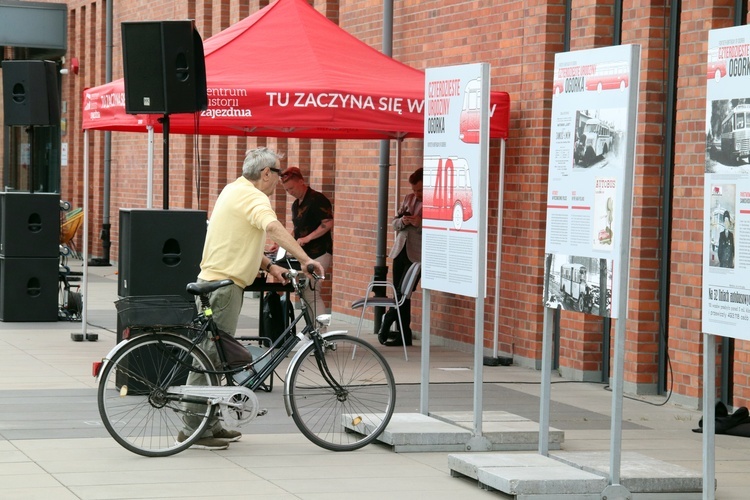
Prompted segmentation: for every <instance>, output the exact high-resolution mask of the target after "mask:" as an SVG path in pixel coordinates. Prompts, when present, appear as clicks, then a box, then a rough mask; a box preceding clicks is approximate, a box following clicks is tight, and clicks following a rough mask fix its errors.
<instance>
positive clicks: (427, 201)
mask: <svg viewBox="0 0 750 500" xmlns="http://www.w3.org/2000/svg"><path fill="white" fill-rule="evenodd" d="M472 196H473V194H472V189H471V178H470V175H469V164H468V163H467V161H466V160H465V159H463V158H457V157H455V156H451V157H448V158H441V157H440V156H426V157H425V158H424V178H423V191H422V216H423V218H425V219H433V220H446V221H453V227H454V228H455V229H457V230H458V229H461V226H462V225H463V223H464V222H466V221H467V220H469V219H471V217H472V215H473V210H472V205H471V204H472Z"/></svg>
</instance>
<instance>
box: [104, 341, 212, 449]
mask: <svg viewBox="0 0 750 500" xmlns="http://www.w3.org/2000/svg"><path fill="white" fill-rule="evenodd" d="M190 367H196V368H199V369H203V370H212V369H213V365H212V363H211V361H209V359H208V358H207V357H206V355H205V354H204V353H203V351H200V350H198V349H197V348H196V347H194V346H193V345H192V344H191V342H189V341H188V340H187V339H184V338H182V337H179V336H178V335H176V334H147V335H142V336H140V337H137V338H135V339H134V340H132V341H130V343H129V344H128V345H126V346H125V347H123V348H122V349H121V350H120V351H118V352H117V353H116V354H115V355H114V356H113V358H112V359H111V360H110V361H109V362H108V363H107V365H106V366H105V367H104V372H103V373H102V376H101V379H100V381H99V389H98V391H97V400H98V404H99V415H100V416H101V418H102V422H103V423H104V426H105V427H106V428H107V431H109V433H110V434H111V435H112V437H113V438H114V439H115V440H116V441H117V442H118V443H120V444H121V445H122V446H123V447H125V448H126V449H127V450H129V451H132V452H133V453H137V454H139V455H144V456H147V457H163V456H169V455H174V454H175V453H179V452H180V451H182V450H184V449H186V448H187V447H189V446H190V445H191V444H192V443H193V442H194V441H196V440H197V439H199V438H200V436H201V435H202V433H203V431H204V430H205V428H206V426H207V425H208V422H209V418H210V417H211V416H212V415H213V412H214V411H215V407H214V406H212V405H203V404H194V403H191V404H190V410H188V409H187V407H186V405H185V403H184V402H181V401H180V398H179V396H177V395H171V394H169V393H168V392H167V387H169V386H179V385H185V382H186V380H187V376H188V374H189V373H190V372H191V371H192V370H191V369H190ZM193 373H194V375H193V377H198V378H199V379H200V380H199V381H198V382H194V384H195V385H218V378H217V377H216V376H215V375H212V374H208V373H195V372H193ZM186 418H190V419H191V421H194V422H193V425H195V429H194V430H193V431H192V432H187V433H185V432H184V428H185V421H184V419H186ZM196 422H197V424H196ZM181 431H183V432H182V433H183V435H182V436H180V437H181V438H183V440H182V441H178V435H179V434H180V432H181ZM186 434H189V435H186Z"/></svg>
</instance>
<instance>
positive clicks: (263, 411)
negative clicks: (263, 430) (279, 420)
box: [256, 408, 268, 417]
mask: <svg viewBox="0 0 750 500" xmlns="http://www.w3.org/2000/svg"><path fill="white" fill-rule="evenodd" d="M266 413H268V408H261V409H260V410H258V414H257V415H256V417H262V416H263V415H265V414H266Z"/></svg>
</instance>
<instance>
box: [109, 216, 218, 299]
mask: <svg viewBox="0 0 750 500" xmlns="http://www.w3.org/2000/svg"><path fill="white" fill-rule="evenodd" d="M207 219H208V214H207V212H205V211H204V210H148V209H129V210H120V256H119V261H118V280H117V294H118V295H119V296H120V297H132V296H135V295H181V296H183V297H185V298H186V299H190V300H192V299H194V297H192V296H191V295H190V294H188V293H187V292H186V291H185V286H186V285H187V284H188V283H190V282H193V281H195V280H196V279H197V278H198V273H199V272H200V263H201V256H202V255H203V243H204V241H205V240H206V221H207Z"/></svg>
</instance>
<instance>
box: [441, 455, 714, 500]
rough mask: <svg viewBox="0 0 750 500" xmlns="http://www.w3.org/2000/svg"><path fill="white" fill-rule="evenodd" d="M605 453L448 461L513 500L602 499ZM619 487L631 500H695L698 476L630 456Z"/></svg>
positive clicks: (459, 471) (456, 469) (467, 457)
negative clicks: (511, 496)
mask: <svg viewBox="0 0 750 500" xmlns="http://www.w3.org/2000/svg"><path fill="white" fill-rule="evenodd" d="M609 460H610V457H609V452H564V451H561V452H556V453H554V454H550V456H549V457H545V456H543V455H539V454H538V453H537V454H526V453H523V454H510V453H505V454H502V453H462V454H452V455H449V456H448V467H449V468H450V470H451V474H452V475H454V476H458V475H460V476H466V477H470V478H472V479H476V480H477V481H478V482H479V485H480V486H481V487H482V488H485V489H492V490H498V491H501V492H503V493H505V494H508V495H513V496H514V497H515V498H516V499H518V500H557V499H569V500H573V499H576V500H601V495H602V492H604V491H605V489H606V488H610V490H612V488H613V487H612V486H608V482H609ZM620 464H621V467H620V485H621V486H618V487H617V488H621V490H625V491H627V492H629V494H628V498H629V499H630V500H698V499H700V498H702V478H701V474H700V473H698V472H694V471H692V470H689V469H685V468H683V467H680V466H677V465H673V464H669V463H666V462H662V461H660V460H657V459H654V458H651V457H648V456H645V455H641V454H639V453H634V452H626V453H623V454H622V456H621V460H620Z"/></svg>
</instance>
